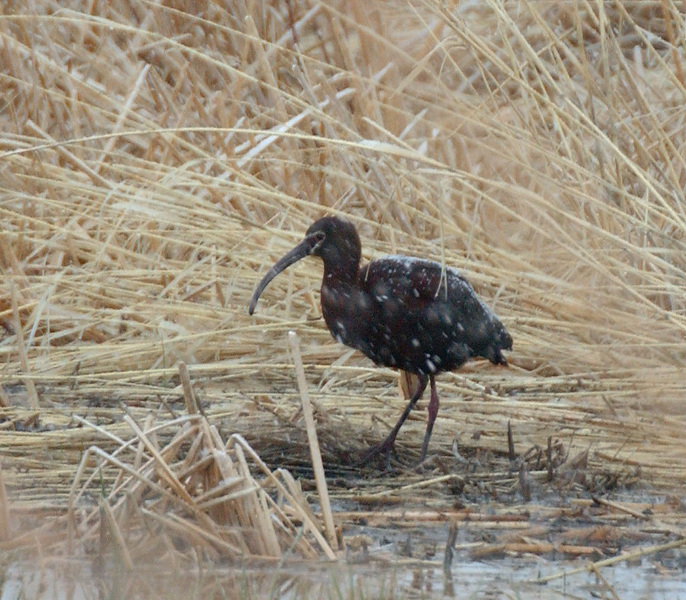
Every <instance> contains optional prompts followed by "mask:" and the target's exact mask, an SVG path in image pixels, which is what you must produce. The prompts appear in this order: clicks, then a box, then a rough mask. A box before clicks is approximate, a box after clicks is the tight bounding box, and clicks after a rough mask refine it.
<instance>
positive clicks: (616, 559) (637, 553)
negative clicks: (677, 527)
mask: <svg viewBox="0 0 686 600" xmlns="http://www.w3.org/2000/svg"><path fill="white" fill-rule="evenodd" d="M682 546H686V538H682V539H680V540H674V541H673V542H668V543H666V544H659V545H657V546H649V547H648V548H640V549H639V550H633V551H632V552H626V553H624V554H620V555H619V556H613V557H612V558H606V559H603V560H599V561H596V562H594V563H591V564H588V565H586V566H583V567H579V568H578V569H571V570H569V571H560V572H559V573H554V574H553V575H548V576H546V577H539V578H538V579H532V580H531V581H532V583H548V582H549V581H554V580H555V579H560V578H561V577H569V576H570V575H577V574H578V573H583V572H584V571H590V572H593V571H596V570H598V569H600V568H603V567H610V566H612V565H616V564H617V563H620V562H622V561H625V560H635V559H637V558H641V557H642V556H649V555H650V554H656V553H658V552H664V551H665V550H671V549H672V548H681V547H682Z"/></svg>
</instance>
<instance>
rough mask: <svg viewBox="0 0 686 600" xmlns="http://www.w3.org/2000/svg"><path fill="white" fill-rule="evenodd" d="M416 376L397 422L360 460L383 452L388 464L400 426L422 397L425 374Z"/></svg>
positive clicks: (365, 460)
mask: <svg viewBox="0 0 686 600" xmlns="http://www.w3.org/2000/svg"><path fill="white" fill-rule="evenodd" d="M418 377H419V381H418V383H417V389H416V391H415V393H414V395H413V396H412V398H410V401H409V402H408V403H407V406H406V407H405V410H404V411H403V414H402V415H400V418H399V419H398V422H397V423H396V424H395V427H393V429H391V432H390V433H389V434H388V437H386V439H385V440H384V441H383V442H381V443H380V444H377V445H376V446H372V447H371V448H370V449H369V450H367V452H366V453H365V455H364V456H363V457H362V462H367V461H368V460H369V459H370V458H372V457H373V456H376V455H377V454H383V455H385V457H386V466H387V467H388V465H389V464H390V462H391V450H393V446H394V445H395V438H396V437H397V435H398V432H399V431H400V428H401V427H402V426H403V423H405V421H406V420H407V417H409V416H410V413H411V412H412V409H413V408H414V405H415V404H417V402H418V401H419V399H420V398H421V397H422V394H423V393H424V390H425V389H426V384H427V379H426V376H425V375H419V376H418ZM431 380H432V381H433V376H432V377H431ZM436 410H438V409H436ZM427 443H428V442H427Z"/></svg>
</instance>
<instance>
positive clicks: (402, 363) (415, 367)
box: [249, 217, 512, 460]
mask: <svg viewBox="0 0 686 600" xmlns="http://www.w3.org/2000/svg"><path fill="white" fill-rule="evenodd" d="M361 254H362V250H361V244H360V237H359V235H358V234H357V230H356V229H355V226H354V225H353V224H352V223H350V222H348V221H345V220H344V219H341V218H339V217H324V218H322V219H319V220H318V221H316V222H315V223H313V224H312V225H311V226H310V228H309V229H308V230H307V233H306V234H305V239H303V240H302V241H301V242H300V243H299V244H298V245H297V246H296V247H295V248H293V249H292V250H291V251H290V252H288V254H286V255H285V256H284V257H282V258H281V259H280V260H279V261H278V262H277V263H276V264H275V265H274V266H273V267H272V268H271V269H270V270H269V271H268V272H267V274H266V275H265V276H264V278H263V279H262V281H260V284H259V285H258V286H257V289H256V290H255V293H254V294H253V296H252V299H251V300H250V308H249V312H250V314H253V312H254V310H255V306H256V304H257V300H258V299H259V297H260V294H262V292H263V291H264V289H265V288H266V287H267V285H269V282H270V281H271V280H272V279H274V277H276V276H277V275H278V274H279V273H281V271H283V270H284V269H286V268H287V267H289V266H290V265H292V264H293V263H295V262H297V261H299V260H300V259H301V258H304V257H306V256H310V255H314V256H319V257H320V258H321V259H322V260H323V261H324V278H323V280H322V289H321V303H322V312H323V314H324V320H325V321H326V325H327V327H328V328H329V331H330V332H331V335H333V337H334V338H335V339H336V340H337V341H339V342H341V343H342V344H345V345H346V346H350V347H352V348H356V349H357V350H360V351H361V352H362V353H363V354H365V355H366V356H368V357H369V358H371V359H372V360H373V361H374V362H375V363H376V364H377V365H382V366H385V367H393V368H396V369H402V370H404V371H408V372H410V373H414V374H416V375H417V378H418V380H419V383H418V385H417V389H416V390H415V391H414V394H413V395H412V398H411V399H410V401H409V403H408V405H407V407H406V408H405V411H404V412H403V414H402V416H401V417H400V419H399V420H398V422H397V423H396V425H395V427H394V428H393V429H392V431H391V432H390V433H389V435H388V437H387V438H386V439H385V440H384V441H383V442H382V443H381V444H379V445H377V446H374V447H373V448H372V449H371V450H370V451H369V452H368V453H367V454H366V455H365V457H366V458H369V457H370V456H373V455H374V454H379V453H385V454H386V458H387V459H388V458H389V456H390V455H389V453H390V451H391V449H392V448H393V445H394V443H395V438H396V436H397V434H398V431H399V430H400V428H401V427H402V425H403V423H404V422H405V420H406V419H407V417H408V415H409V414H410V412H411V411H412V409H413V407H414V405H415V404H416V403H417V401H418V400H419V399H420V398H421V397H422V394H423V393H424V390H425V389H426V385H427V383H428V382H430V383H431V401H430V402H429V407H428V412H429V416H428V420H427V425H426V434H425V435H424V441H423V443H422V453H421V460H424V458H425V457H426V451H427V448H428V446H429V439H430V438H431V431H432V429H433V425H434V421H435V420H436V415H437V414H438V394H437V393H436V382H435V376H436V374H437V373H440V372H442V371H452V370H454V369H456V368H458V367H459V366H461V365H462V364H463V363H464V362H466V361H467V360H468V359H469V358H471V357H473V356H482V357H484V358H487V359H488V360H490V361H491V362H492V363H494V364H496V365H507V361H506V360H505V357H504V356H503V354H502V351H503V350H510V349H511V348H512V338H511V337H510V334H509V333H508V332H507V331H506V330H505V327H504V326H503V324H502V323H501V322H500V320H499V319H498V317H497V316H496V315H495V314H494V313H493V311H491V309H490V308H489V307H488V306H486V305H485V304H484V303H483V302H482V301H481V300H480V299H479V297H478V296H477V295H476V293H475V292H474V289H473V288H472V286H471V285H470V284H469V283H468V282H467V280H466V279H464V277H462V276H461V275H460V274H459V273H458V272H457V271H456V270H454V269H451V268H450V267H443V266H442V265H441V264H440V263H438V262H434V261H431V260H424V259H421V258H411V257H406V256H385V257H383V258H378V259H376V260H373V261H372V262H370V263H369V264H368V265H365V266H363V267H360V258H361Z"/></svg>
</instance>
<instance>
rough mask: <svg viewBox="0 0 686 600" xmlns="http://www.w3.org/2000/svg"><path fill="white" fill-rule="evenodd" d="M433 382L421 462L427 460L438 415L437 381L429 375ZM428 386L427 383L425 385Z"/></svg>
mask: <svg viewBox="0 0 686 600" xmlns="http://www.w3.org/2000/svg"><path fill="white" fill-rule="evenodd" d="M429 379H430V380H431V400H430V401H429V407H428V411H429V418H428V420H427V422H426V433H425V434H424V441H423V442H422V455H421V458H420V459H419V462H423V460H424V459H425V458H426V451H427V450H428V449H429V440H430V439H431V432H432V431H433V428H434V421H435V420H436V415H438V392H437V391H436V379H435V378H434V376H433V375H429ZM424 385H426V383H425V384H424Z"/></svg>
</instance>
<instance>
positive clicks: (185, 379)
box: [178, 361, 202, 415]
mask: <svg viewBox="0 0 686 600" xmlns="http://www.w3.org/2000/svg"><path fill="white" fill-rule="evenodd" d="M178 367H179V378H180V379H181V386H182V387H183V399H184V401H185V402H186V411H187V412H188V414H189V415H195V414H197V413H202V407H201V406H200V405H199V404H198V398H197V396H196V395H195V392H194V391H193V384H192V383H191V377H190V375H189V374H188V367H187V366H186V363H185V362H183V361H179V365H178Z"/></svg>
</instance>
